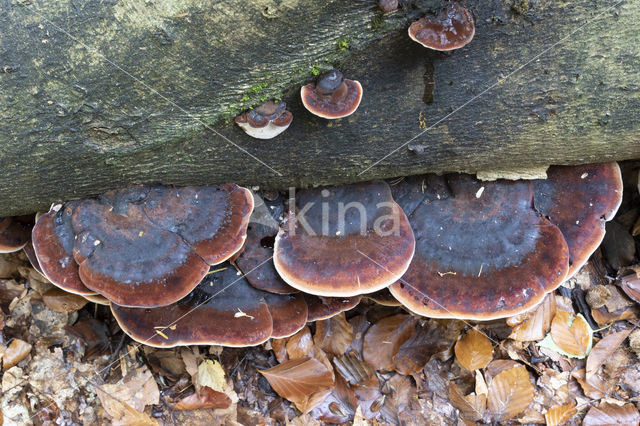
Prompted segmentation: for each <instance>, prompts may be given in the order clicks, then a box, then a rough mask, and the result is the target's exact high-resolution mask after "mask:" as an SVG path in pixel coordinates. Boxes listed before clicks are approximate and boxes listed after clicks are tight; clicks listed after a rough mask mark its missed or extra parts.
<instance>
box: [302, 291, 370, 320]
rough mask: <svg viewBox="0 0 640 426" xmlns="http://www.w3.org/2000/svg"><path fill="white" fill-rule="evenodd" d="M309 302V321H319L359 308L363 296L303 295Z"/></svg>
mask: <svg viewBox="0 0 640 426" xmlns="http://www.w3.org/2000/svg"><path fill="white" fill-rule="evenodd" d="M302 295H303V296H304V299H305V300H306V301H307V309H308V318H307V321H309V322H313V321H319V320H325V319H328V318H331V317H333V316H336V315H338V314H339V313H340V312H345V311H348V310H351V309H353V308H355V307H356V306H358V303H360V300H361V298H362V296H353V297H320V296H314V295H312V294H306V293H302Z"/></svg>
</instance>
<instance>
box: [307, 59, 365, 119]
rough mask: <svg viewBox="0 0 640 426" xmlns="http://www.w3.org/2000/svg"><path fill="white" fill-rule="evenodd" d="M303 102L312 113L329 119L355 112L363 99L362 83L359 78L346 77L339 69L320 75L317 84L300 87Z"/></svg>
mask: <svg viewBox="0 0 640 426" xmlns="http://www.w3.org/2000/svg"><path fill="white" fill-rule="evenodd" d="M300 96H301V97H302V104H303V105H304V107H305V108H306V109H307V110H308V111H309V112H311V113H312V114H315V115H317V116H318V117H322V118H326V119H329V120H332V119H337V118H343V117H347V116H349V115H351V114H353V113H354V112H355V111H356V109H358V106H359V105H360V101H361V100H362V85H361V84H360V82H359V81H357V80H349V79H346V78H344V76H343V75H342V73H341V72H340V71H338V70H331V71H328V72H326V73H324V74H322V75H321V76H320V77H318V80H317V81H316V84H313V83H312V84H307V85H306V86H302V89H300Z"/></svg>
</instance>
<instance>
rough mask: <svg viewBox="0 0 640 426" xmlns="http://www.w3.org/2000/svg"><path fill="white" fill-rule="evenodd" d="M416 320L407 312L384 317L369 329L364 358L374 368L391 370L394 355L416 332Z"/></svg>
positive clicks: (363, 353) (366, 335)
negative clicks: (406, 313)
mask: <svg viewBox="0 0 640 426" xmlns="http://www.w3.org/2000/svg"><path fill="white" fill-rule="evenodd" d="M415 322H416V320H415V319H414V318H413V317H411V316H409V315H405V314H398V315H392V316H389V317H385V318H382V319H381V320H380V321H378V322H377V323H375V324H374V325H373V326H371V327H370V328H369V330H367V332H366V334H365V335H364V343H363V345H362V355H363V358H364V360H365V361H366V362H367V363H368V364H369V365H371V366H372V367H373V368H374V369H376V370H379V371H391V370H393V368H394V365H393V356H394V355H395V354H397V353H398V350H399V349H400V346H402V344H403V343H404V342H406V341H407V340H408V339H409V337H411V335H412V334H413V332H414V328H415Z"/></svg>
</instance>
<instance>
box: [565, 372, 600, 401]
mask: <svg viewBox="0 0 640 426" xmlns="http://www.w3.org/2000/svg"><path fill="white" fill-rule="evenodd" d="M571 377H573V378H574V379H576V380H577V381H578V383H579V384H580V387H581V388H582V392H583V393H584V394H585V395H586V396H587V397H589V398H591V399H600V398H603V397H604V396H605V394H606V393H607V391H606V389H605V387H606V384H605V382H604V381H603V380H602V378H600V377H599V376H597V375H593V376H591V378H590V380H589V381H587V379H586V375H585V370H584V368H581V369H579V370H575V371H572V372H571Z"/></svg>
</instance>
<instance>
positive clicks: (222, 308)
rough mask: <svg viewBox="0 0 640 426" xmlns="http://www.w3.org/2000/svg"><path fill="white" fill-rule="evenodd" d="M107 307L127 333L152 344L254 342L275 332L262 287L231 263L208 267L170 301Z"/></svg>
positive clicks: (248, 343)
mask: <svg viewBox="0 0 640 426" xmlns="http://www.w3.org/2000/svg"><path fill="white" fill-rule="evenodd" d="M111 311H112V312H113V315H114V317H115V319H116V321H118V324H120V327H121V328H122V330H124V332H125V333H127V334H128V335H129V336H131V338H133V339H134V340H136V341H138V342H140V343H143V344H145V345H150V346H155V347H173V346H182V345H224V346H232V347H241V346H253V345H258V344H260V343H263V342H265V341H267V340H268V339H269V338H270V337H271V335H272V332H273V320H272V317H271V313H270V312H269V307H268V305H267V303H266V302H265V301H264V299H263V298H262V292H260V291H258V290H255V289H254V288H253V287H251V286H250V285H249V284H248V283H247V282H246V281H245V280H244V278H243V277H242V275H238V273H237V272H236V270H235V269H234V268H233V267H230V266H227V267H225V268H220V269H219V270H215V271H212V273H210V274H208V275H207V276H206V277H205V279H204V280H203V281H202V282H201V283H200V284H199V285H198V286H197V287H196V288H195V289H194V290H193V291H192V292H191V293H190V294H189V295H188V296H187V297H185V298H183V299H181V300H179V301H178V302H176V303H173V304H171V305H169V306H163V307H158V308H150V309H145V308H126V307H122V306H118V305H116V304H114V303H112V304H111Z"/></svg>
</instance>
